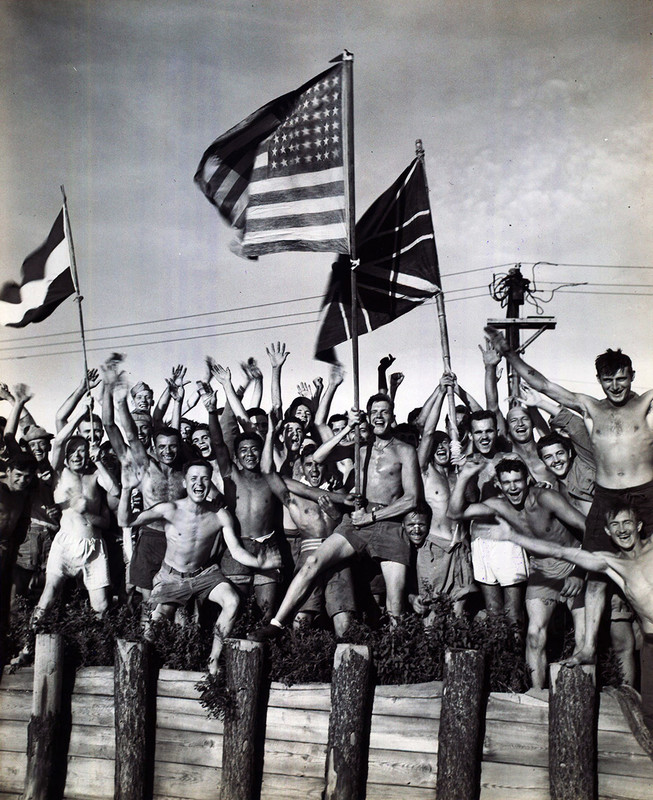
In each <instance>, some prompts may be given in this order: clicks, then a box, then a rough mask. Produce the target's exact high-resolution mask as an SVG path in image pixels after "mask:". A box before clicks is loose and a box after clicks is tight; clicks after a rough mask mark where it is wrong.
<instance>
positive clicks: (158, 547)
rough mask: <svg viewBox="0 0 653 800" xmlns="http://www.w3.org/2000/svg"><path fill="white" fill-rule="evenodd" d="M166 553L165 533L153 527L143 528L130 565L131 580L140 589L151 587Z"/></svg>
mask: <svg viewBox="0 0 653 800" xmlns="http://www.w3.org/2000/svg"><path fill="white" fill-rule="evenodd" d="M165 554H166V535H165V533H164V532H163V531H157V530H154V529H152V528H147V527H144V528H141V529H140V531H139V534H138V539H137V541H136V546H135V547H134V553H133V555H132V560H131V563H130V565H129V582H130V583H131V584H133V585H134V586H138V588H139V589H151V588H152V586H153V583H152V581H153V580H154V576H155V575H156V574H157V572H158V571H159V570H160V569H161V563H162V561H163V557H164V556H165Z"/></svg>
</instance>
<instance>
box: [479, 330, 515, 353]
mask: <svg viewBox="0 0 653 800" xmlns="http://www.w3.org/2000/svg"><path fill="white" fill-rule="evenodd" d="M485 335H486V336H487V341H488V343H489V345H490V346H491V347H492V348H493V349H494V350H496V351H497V353H499V354H500V355H502V356H505V354H506V353H507V352H508V351H509V350H510V348H509V347H508V342H507V341H506V338H505V336H504V335H503V334H502V333H501V331H499V330H497V329H496V328H493V327H492V326H491V325H488V326H487V327H486V328H485ZM479 346H480V345H479Z"/></svg>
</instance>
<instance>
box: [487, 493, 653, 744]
mask: <svg viewBox="0 0 653 800" xmlns="http://www.w3.org/2000/svg"><path fill="white" fill-rule="evenodd" d="M604 529H605V533H606V536H608V537H609V539H610V541H611V543H612V544H613V545H614V548H615V550H616V553H615V552H607V551H596V552H588V551H587V550H585V549H584V548H582V549H579V548H575V547H564V546H562V545H559V544H553V543H551V542H548V541H543V540H541V539H539V538H534V537H532V536H525V535H524V534H522V533H518V532H517V531H515V530H513V528H512V527H511V526H509V525H502V526H501V528H500V529H499V530H497V531H494V532H493V534H492V535H493V537H495V538H499V537H501V538H502V539H507V540H510V541H512V542H515V543H517V544H519V545H521V547H524V548H526V549H527V550H529V551H530V552H531V553H535V554H536V555H538V556H545V557H549V558H559V559H563V560H565V561H569V562H570V563H572V564H576V565H578V566H579V567H581V569H586V570H588V571H591V572H596V573H602V574H604V575H606V576H607V577H608V578H611V579H612V580H613V581H614V582H615V583H616V584H617V586H618V587H619V588H620V589H621V590H622V591H623V593H624V595H625V596H626V599H627V600H628V602H629V603H630V605H631V606H632V608H633V610H634V611H635V613H636V615H637V617H638V618H639V621H640V623H641V625H642V631H643V634H644V642H643V645H642V650H641V687H642V693H641V694H642V711H643V715H644V722H645V723H646V725H647V727H648V729H649V731H651V733H652V734H653V541H652V540H650V539H649V540H648V541H646V542H642V539H641V532H642V529H643V523H642V521H641V520H640V519H639V517H638V516H637V512H636V511H635V509H634V508H633V507H632V506H631V505H629V504H628V503H626V502H624V501H619V500H616V501H615V502H614V504H613V505H612V507H610V508H608V510H607V511H606V518H605V525H604Z"/></svg>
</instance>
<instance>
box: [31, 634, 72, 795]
mask: <svg viewBox="0 0 653 800" xmlns="http://www.w3.org/2000/svg"><path fill="white" fill-rule="evenodd" d="M62 679H63V640H62V638H61V636H60V635H59V634H52V633H40V634H38V635H37V637H36V649H35V652H34V693H33V695H32V716H31V718H30V721H29V726H28V728H27V765H26V768H25V789H24V793H23V796H24V798H25V800H47V798H48V797H49V791H48V790H49V787H50V785H51V781H52V775H53V772H54V771H55V765H56V743H57V737H58V734H59V730H60V726H61V714H60V712H61V684H62Z"/></svg>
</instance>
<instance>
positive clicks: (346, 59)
mask: <svg viewBox="0 0 653 800" xmlns="http://www.w3.org/2000/svg"><path fill="white" fill-rule="evenodd" d="M342 61H343V70H342V76H343V93H344V98H343V99H344V102H343V111H344V126H345V132H346V133H345V137H344V143H345V150H344V162H345V164H346V169H347V179H346V181H345V209H346V213H347V235H348V239H349V260H350V266H351V269H350V287H351V321H350V330H351V362H352V373H353V380H354V408H355V409H356V410H357V411H358V410H359V405H360V383H359V364H358V287H357V281H356V265H357V258H356V196H355V185H356V184H355V176H354V54H353V53H350V52H349V51H348V50H343V53H342ZM354 493H355V495H356V498H357V500H360V499H361V435H360V427H359V426H358V425H357V426H356V427H355V429H354Z"/></svg>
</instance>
